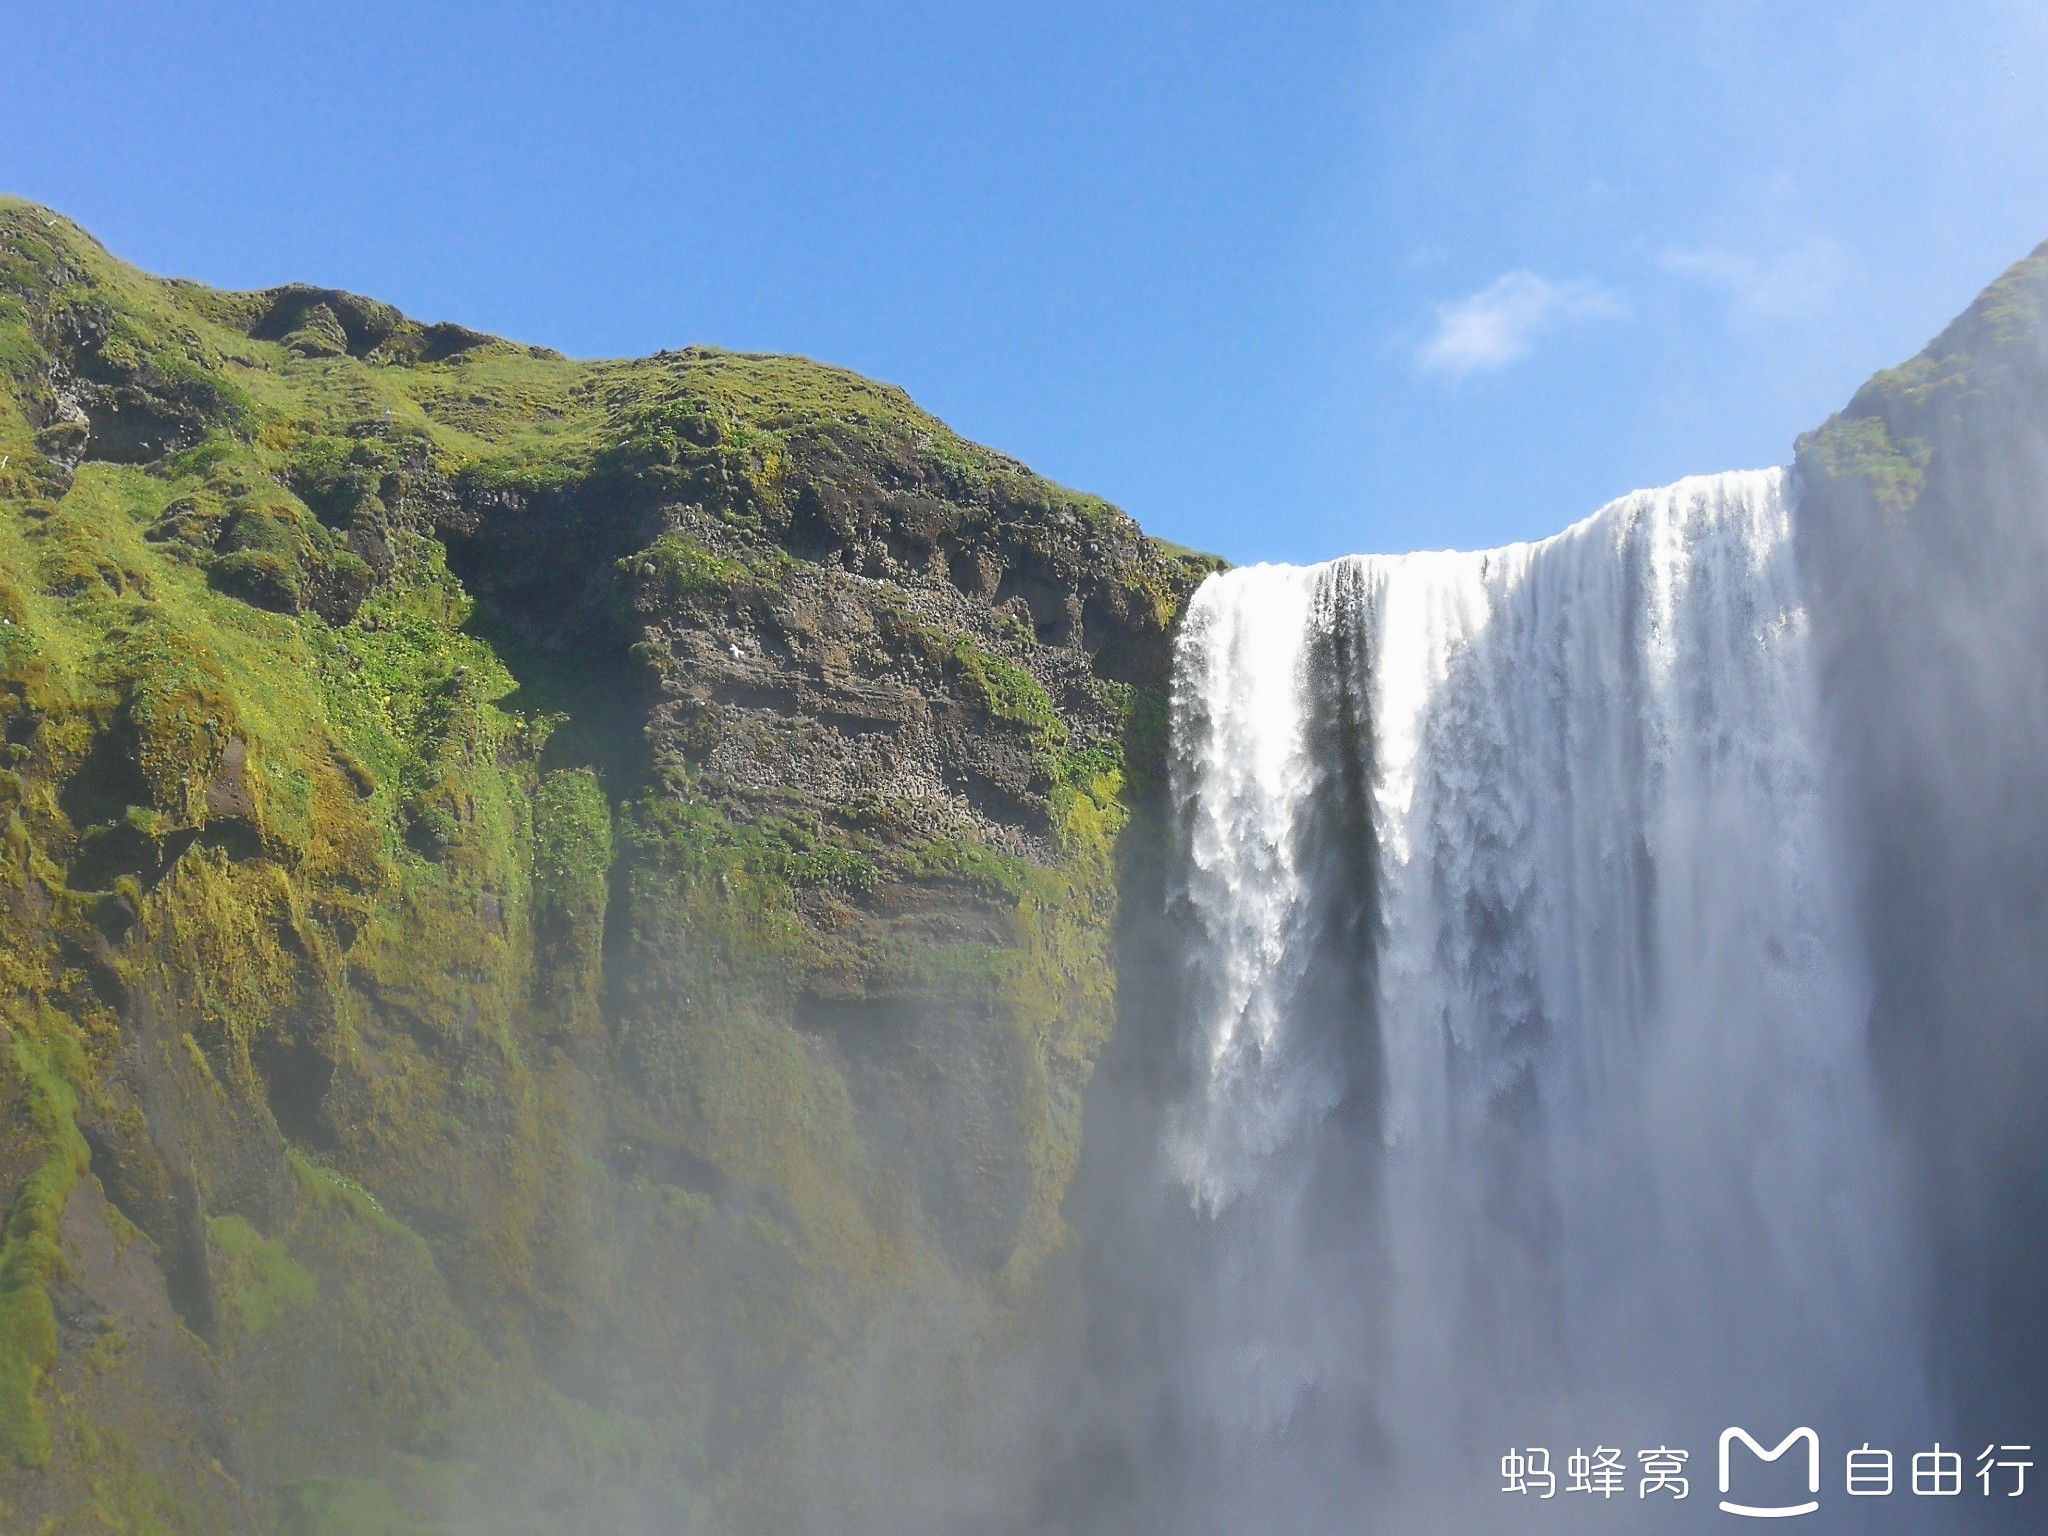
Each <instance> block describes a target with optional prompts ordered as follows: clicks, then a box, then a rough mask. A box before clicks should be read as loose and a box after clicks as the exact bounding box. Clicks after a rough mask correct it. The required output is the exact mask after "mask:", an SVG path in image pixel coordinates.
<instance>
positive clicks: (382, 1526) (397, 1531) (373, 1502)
mask: <svg viewBox="0 0 2048 1536" xmlns="http://www.w3.org/2000/svg"><path fill="white" fill-rule="evenodd" d="M453 1529H454V1528H453V1527H452V1526H447V1525H441V1524H425V1523H422V1522H421V1521H419V1520H416V1519H414V1518H413V1516H412V1514H411V1512H410V1511H408V1510H407V1509H406V1507H405V1506H404V1504H402V1503H401V1502H400V1501H399V1500H398V1498H397V1497H396V1496H395V1495H394V1494H393V1493H392V1491H391V1490H390V1489H389V1488H387V1487H386V1486H385V1485H384V1484H382V1483H379V1482H372V1481H370V1480H369V1479H367V1478H359V1477H303V1478H299V1479H297V1480H296V1481H293V1482H289V1483H286V1484H284V1485H283V1486H282V1487H281V1488H280V1489H279V1490H278V1495H277V1524H276V1526H275V1527H274V1530H275V1536H447V1533H450V1532H452V1531H453Z"/></svg>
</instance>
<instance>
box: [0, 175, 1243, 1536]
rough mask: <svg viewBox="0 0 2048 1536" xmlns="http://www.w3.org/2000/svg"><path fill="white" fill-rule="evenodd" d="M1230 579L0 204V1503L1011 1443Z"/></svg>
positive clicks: (589, 1481) (526, 1490)
mask: <svg viewBox="0 0 2048 1536" xmlns="http://www.w3.org/2000/svg"><path fill="white" fill-rule="evenodd" d="M1203 569H1204V566H1203V563H1202V562H1201V561H1200V560H1198V559H1195V558H1193V557H1186V556H1182V555H1179V554H1177V553H1175V552H1172V551H1169V550H1168V549H1167V548H1166V547H1164V546H1161V545H1159V544H1157V543H1154V542H1153V541H1150V540H1147V539H1146V538H1144V537H1143V536H1142V535H1141V534H1140V533H1139V532H1138V530H1137V528H1136V527H1135V526H1134V525H1133V524H1132V523H1131V522H1130V520H1129V519H1128V518H1126V517H1124V516H1123V515H1122V514H1121V513H1119V512H1117V511H1116V510H1115V509H1114V508H1112V507H1109V506H1107V505H1106V504H1104V503H1102V502H1100V501H1097V500H1094V499H1092V498H1088V497H1085V496H1080V495H1076V494H1074V493H1072V492H1069V491H1066V490H1063V489H1061V488H1059V487H1057V486H1054V485H1051V484H1049V483H1047V482H1045V481H1043V480H1041V479H1039V478H1037V477H1035V476H1033V475H1031V474H1030V473H1029V472H1028V471H1027V470H1025V469H1024V468H1023V467H1022V466H1021V465H1018V464H1016V463H1014V462H1012V461H1010V460H1007V459H1004V458H1002V457H1000V456H999V455H996V454H993V453H990V452H988V451H986V450H984V449H981V448H978V447H975V446H973V445H971V444H969V443H966V442H964V441H962V440H961V439H959V438H958V437H956V436H954V435H953V434H952V433H951V432H949V431H948V430H947V429H946V428H945V427H944V426H943V425H942V424H940V423H939V422H937V421H935V420H933V419H932V418H931V417H929V416H927V415H925V414H924V413H923V412H921V411H919V410H918V409H917V408H916V407H915V406H914V405H913V404H912V403H911V402H910V401H909V400H908V399H907V398H906V397H905V396H904V395H903V394H902V393H901V392H900V391H897V390H894V389H889V388H885V387H883V386H879V385H876V384H873V383H870V382H868V381H866V380H863V379H860V378H857V377H854V376H852V375H849V374H846V373H843V372H839V371H836V370H833V369H829V368H824V367H820V366H818V365H815V364H811V363H808V362H803V361H801V360H796V359H790V358H775V357H755V356H743V355H737V354H729V353H721V352H716V351H710V350H705V349H690V350H687V351H684V352H679V353H666V354H661V355H658V356H656V357H654V358H650V359H644V360H640V361H635V362H617V363H584V362H572V361H569V360H566V359H564V358H561V357H559V356H556V355H554V354H552V353H548V352H546V351H543V350H540V349H533V348H527V347H521V346H516V345H513V344H510V343H507V342H503V341H499V340H495V339H493V338H489V337H485V336H481V335H477V334H475V333H473V332H469V331H465V330H463V329H461V328H459V327H455V326H448V325H435V326H422V325H419V324H417V323H415V322H413V321H411V320H408V319H407V318H405V317H404V316H402V315H400V314H398V313H397V312H396V311H394V310H392V309H390V308H389V307H388V306H385V305H381V304H378V303H375V302H372V301H369V300H365V299H361V298H358V297H355V296H353V295H349V294H343V293H336V292H329V291H325V290H316V289H310V288H300V287H293V288H285V289H278V290H272V291H268V292H264V293H246V294H244V293H222V292H216V291H213V290H209V289H206V288H203V287H200V286H197V285H195V284H191V283H184V282H166V281H161V280H158V279H155V278H152V277H148V276H146V275H144V274H141V273H139V272H136V271H135V270H133V269H131V268H129V267H126V266H124V265H122V264H121V263H119V262H117V261H115V260H113V259H112V258H110V257H109V256H108V255H107V254H106V253H105V252H104V251H103V250H102V249H101V248H100V247H99V246H98V245H97V244H95V243H94V242H93V241H92V240H91V239H90V238H89V237H88V236H86V235H84V234H83V233H82V232H80V231H79V230H77V229H76V228H75V227H74V226H72V225H70V224H69V223H68V222H66V221H65V220H63V219H61V218H58V217H57V216H55V215H53V214H50V213H48V212H47V211H45V210H43V209H40V208H36V207H33V206H31V205H28V204H25V203H21V202H15V201H8V202H0V737H4V744H0V822H4V839H0V1201H4V1202H5V1210H6V1224H5V1228H4V1246H0V1518H4V1519H5V1520H6V1521H7V1522H8V1523H9V1525H10V1528H12V1527H13V1526H15V1525H19V1526H21V1527H22V1528H25V1529H49V1530H54V1531H67V1530H81V1531H83V1530H136V1531H145V1530H147V1531H156V1530H174V1531H207V1532H229V1531H256V1530H272V1529H285V1530H291V1531H298V1532H316V1531H343V1530H378V1531H408V1530H415V1529H435V1528H439V1527H440V1525H441V1524H443V1523H449V1524H459V1525H462V1526H468V1525H471V1524H475V1525H477V1526H480V1527H484V1528H489V1529H493V1530H505V1531H516V1530H534V1531H543V1530H545V1531H555V1530H560V1529H567V1528H571V1527H573V1528H576V1529H582V1530H600V1529H621V1530H631V1529H638V1528H642V1527H648V1528H657V1529H661V1530H676V1529H691V1528H695V1527H697V1526H700V1525H701V1526H704V1527H706V1528H711V1527H716V1528H720V1529H726V1528H733V1529H749V1528H753V1529H764V1530H770V1529H772V1530H790V1529H800V1528H803V1527H805V1526H806V1525H809V1524H816V1525H819V1526H829V1527H831V1528H835V1529H860V1528H862V1527H863V1526H864V1525H867V1524H869V1523H874V1524H888V1523H890V1522H892V1521H901V1520H902V1519H903V1518H904V1514H903V1511H902V1509H901V1508H900V1507H897V1506H895V1505H893V1504H891V1503H890V1500H889V1496H888V1495H886V1494H884V1493H879V1492H878V1491H877V1490H886V1489H888V1488H889V1487H890V1486H891V1484H892V1474H898V1473H905V1472H908V1471H911V1470H915V1469H916V1468H917V1467H919V1466H923V1465H932V1466H936V1465H950V1466H953V1467H956V1468H957V1467H972V1466H975V1465H976V1464H977V1462H980V1463H984V1464H987V1463H991V1462H992V1461H994V1460H997V1459H999V1458H1000V1455H1001V1452H1000V1449H999V1447H1000V1445H1001V1443H1002V1440H1003V1436H1004V1433H1005V1426H1003V1425H1002V1424H999V1423H996V1422H994V1421H992V1420H991V1418H990V1417H989V1412H990V1411H991V1410H988V1409H986V1408H985V1407H983V1406H978V1405H986V1404H989V1403H991V1402H995V1403H1000V1402H1001V1400H1002V1397H1003V1393H1002V1392H1000V1391H996V1392H991V1391H988V1390H984V1389H985V1388H987V1387H988V1385H989V1383H990V1382H991V1381H992V1380H994V1379H996V1378H997V1376H998V1375H999V1373H1000V1372H1002V1371H1003V1370H1004V1369H1006V1366H1005V1364H1004V1362H1005V1361H1006V1360H1008V1359H1009V1358H1010V1357H1011V1354H1012V1351H1013V1347H1014V1346H1015V1345H1016V1344H1017V1342H1018V1341H1020V1340H1023V1339H1026V1338H1033V1337H1042V1336H1043V1335H1044V1334H1045V1333H1046V1331H1048V1330H1058V1329H1059V1328H1061V1327H1062V1326H1064V1322H1063V1314H1062V1302H1061V1300H1060V1298H1061V1297H1062V1296H1063V1295H1064V1294H1065V1287H1064V1286H1063V1285H1062V1284H1061V1283H1060V1282H1059V1279H1058V1277H1059V1276H1060V1275H1061V1273H1062V1272H1063V1265H1064V1262H1065V1248H1066V1242H1067V1237H1066V1231H1065V1228H1064V1226H1063V1223H1062V1219H1061V1215H1060V1203H1061V1199H1062V1196H1063V1193H1064V1191H1065V1188H1066V1185H1067V1183H1068V1180H1069V1178H1070V1176H1071V1173H1072V1171H1073V1167H1074V1163H1075V1159H1076V1156H1077V1151H1078V1145H1079V1123H1080V1101H1081V1095H1082V1090H1083V1088H1084V1086H1085V1085H1086V1083H1087V1081H1088V1078H1089V1074H1090V1072H1091V1070H1092V1067H1093V1063H1094V1061H1095V1058H1096V1054H1097V1052H1098V1050H1099V1048H1100V1046H1101V1045H1102V1043H1103V1040H1104V1038H1105V1037H1106V1035H1107V1033H1108V1031H1109V1028H1110V1025H1111V1022H1112V1017H1113V1013H1114V1009H1115V986H1114V974H1115V972H1114V966H1113V962H1112V939H1113V934H1112V920H1113V918H1114V915H1115V912H1116V908H1117V891H1118V881H1119V878H1120V858H1123V857H1124V856H1123V855H1121V854H1120V847H1121V848H1124V849H1128V848H1130V846H1131V845H1132V844H1133V843H1134V842H1135V841H1136V839H1134V838H1132V837H1131V836H1130V835H1129V833H1128V830H1127V829H1128V828H1129V827H1130V825H1131V823H1132V818H1133V816H1134V815H1136V816H1138V817H1140V818H1145V817H1148V816H1149V815H1150V814H1151V806H1150V801H1149V799H1148V795H1149V787H1150V782H1151V779H1150V775H1151V774H1152V771H1153V764H1154V763H1155V761H1156V759H1157V756H1158V753H1159V750H1160V738H1161V733H1162V725H1163V713H1164V711H1163V690H1164V687H1165V684H1166V669H1167V665H1168V636H1169V631H1170V629H1171V626H1172V624H1173V622H1174V620H1175V618H1176V616H1177V613H1178V610H1179V607H1180V605H1181V603H1182V602H1183V601H1184V599H1185V597H1186V594H1187V593H1188V591H1189V590H1190V589H1191V587H1192V585H1193V583H1194V581H1195V580H1196V579H1198V577H1199V575H1200V574H1201V572H1202V570H1203ZM1126 863H1127V860H1126ZM911 1382H914V1383H915V1389H914V1390H903V1387H904V1384H905V1383H911ZM999 1483H1000V1478H992V1479H991V1485H992V1486H993V1485H995V1484H999ZM44 1522H50V1523H49V1524H47V1525H46V1524H45V1523H44Z"/></svg>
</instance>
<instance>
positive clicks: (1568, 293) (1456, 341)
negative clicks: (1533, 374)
mask: <svg viewBox="0 0 2048 1536" xmlns="http://www.w3.org/2000/svg"><path fill="white" fill-rule="evenodd" d="M1623 312H1624V311H1623V308H1622V304H1621V300H1619V299H1618V298H1616V297H1615V296H1614V295H1613V294H1611V293H1609V292H1608V291H1607V290H1606V289H1605V288H1602V287H1601V286H1600V285H1599V284H1598V283H1593V282H1587V281H1583V280H1582V281H1577V282H1567V283H1556V282H1552V281H1551V280H1550V279H1549V278H1547V277H1539V276H1537V275H1536V274H1535V273H1534V272H1503V273H1502V274H1501V275H1500V276H1499V277H1497V278H1495V279H1494V280H1493V281H1492V282H1490V283H1488V284H1487V285H1486V286H1485V287H1484V288H1482V289H1480V290H1479V291H1478V292H1477V293H1475V294H1471V295H1469V296H1468V297H1466V298H1462V299H1458V300H1456V301H1455V302H1453V303H1449V304H1439V305H1438V306H1437V307H1436V330H1435V332H1434V333H1433V334H1432V335H1431V336H1430V338H1429V340H1427V341H1425V342H1424V343H1423V344H1422V347H1421V349H1420V350H1419V351H1418V352H1417V353H1416V358H1417V360H1418V361H1419V362H1421V364H1422V366H1423V367H1425V368H1427V369H1430V370H1431V371H1432V372H1435V373H1443V374H1449V375H1451V376H1452V377H1454V378H1462V377H1464V376H1465V375H1466V374H1471V373H1496V372H1498V371H1499V370H1501V369H1502V368H1506V367H1507V366H1509V365H1510V364H1511V363H1519V362H1520V361H1521V360H1522V359H1523V358H1525V357H1527V356H1528V355H1529V354H1530V352H1531V351H1533V350H1534V349H1535V346H1536V343H1537V341H1538V340H1539V339H1540V338H1542V337H1543V336H1545V335H1548V334H1549V333H1550V332H1552V331H1555V330H1557V329H1559V328H1560V327H1562V326H1565V325H1568V324H1570V323H1572V322H1574V321H1578V320H1605V319H1612V318H1614V317H1616V316H1619V315H1620V314H1622V313H1623Z"/></svg>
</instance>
